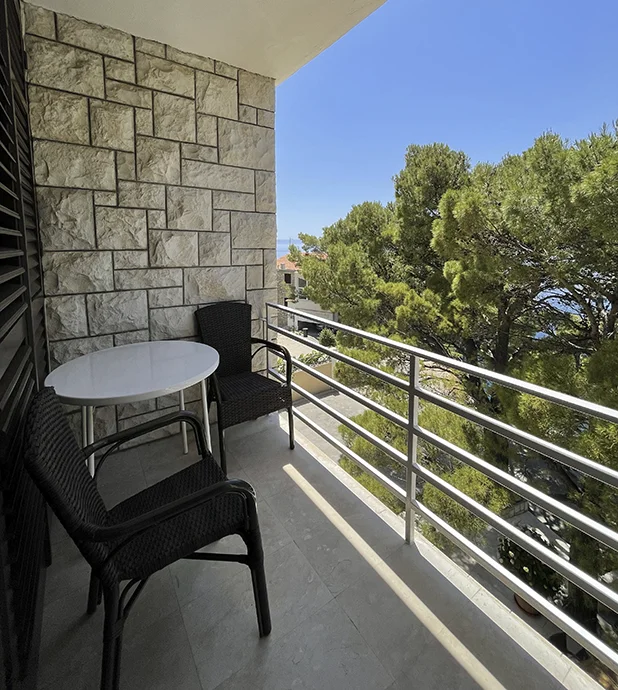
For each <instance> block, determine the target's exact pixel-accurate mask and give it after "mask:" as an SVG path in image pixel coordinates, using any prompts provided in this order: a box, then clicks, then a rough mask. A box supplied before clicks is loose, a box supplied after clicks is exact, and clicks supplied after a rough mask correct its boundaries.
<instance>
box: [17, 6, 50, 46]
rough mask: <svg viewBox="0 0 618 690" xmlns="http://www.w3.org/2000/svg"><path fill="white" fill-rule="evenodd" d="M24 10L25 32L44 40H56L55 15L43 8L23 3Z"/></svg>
mask: <svg viewBox="0 0 618 690" xmlns="http://www.w3.org/2000/svg"><path fill="white" fill-rule="evenodd" d="M22 7H23V8H24V30H25V32H26V33H28V34H36V35H37V36H43V37H44V38H52V39H53V38H56V22H55V20H54V13H53V12H52V11H50V10H46V9H44V8H43V7H37V6H36V5H31V4H30V3H29V2H24V3H22Z"/></svg>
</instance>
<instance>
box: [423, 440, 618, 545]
mask: <svg viewBox="0 0 618 690" xmlns="http://www.w3.org/2000/svg"><path fill="white" fill-rule="evenodd" d="M414 432H415V433H416V434H417V435H418V437H419V438H422V439H423V440H424V441H427V442H428V443H431V444H432V445H433V446H435V447H436V448H439V449H440V450H442V451H444V452H445V453H448V454H449V455H452V456H453V457H454V458H457V459H458V460H460V461H461V462H463V463H465V464H466V465H470V466H471V467H474V468H475V469H477V470H478V471H479V472H482V473H483V474H484V475H486V476H488V477H490V478H491V479H493V480H494V481H496V482H498V484H502V486H504V487H506V488H507V489H510V490H511V491H514V492H515V493H516V494H519V495H520V496H523V497H524V498H526V499H528V500H529V501H531V502H532V503H535V504H536V505H538V506H541V508H545V510H548V511H549V512H550V513H553V514H554V515H556V516H558V517H560V518H562V519H563V520H566V521H567V522H568V523H570V524H571V525H573V526H574V527H577V529H579V530H581V531H582V532H585V533H586V534H588V535H590V536H591V537H594V538H595V539H597V540H598V541H600V542H603V544H606V545H607V546H609V547H611V548H612V549H616V550H618V534H617V533H616V532H614V531H613V530H611V529H609V527H606V526H605V525H602V524H601V523H599V522H596V521H595V520H592V519H590V518H589V517H587V516H586V515H583V514H582V513H580V512H578V511H576V510H574V509H573V508H570V507H569V506H567V505H565V504H564V503H561V502H560V501H557V500H556V499H555V498H552V497H551V496H547V495H546V494H544V493H542V492H541V491H539V490H538V489H535V488H534V487H533V486H530V484H525V483H524V482H522V481H520V480H519V479H516V478H515V477H513V476H512V475H510V474H508V473H507V472H504V471H503V470H501V469H499V468H498V467H495V466H494V465H492V464H491V463H489V462H487V461H485V460H481V458H479V457H477V456H476V455H473V454H472V453H469V452H468V451H466V450H463V449H461V448H459V447H458V446H456V445H454V444H452V443H449V442H448V441H445V440H444V439H443V438H441V437H440V436H437V435H436V434H433V433H432V432H431V431H427V429H423V428H422V427H420V426H417V427H415V429H414Z"/></svg>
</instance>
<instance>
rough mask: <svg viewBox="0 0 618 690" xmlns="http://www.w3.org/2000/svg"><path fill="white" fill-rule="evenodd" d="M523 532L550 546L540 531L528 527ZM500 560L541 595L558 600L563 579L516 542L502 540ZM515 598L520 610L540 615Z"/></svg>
mask: <svg viewBox="0 0 618 690" xmlns="http://www.w3.org/2000/svg"><path fill="white" fill-rule="evenodd" d="M522 531H523V532H525V533H526V534H528V536H530V537H532V538H533V539H535V540H536V541H538V542H540V543H541V544H543V546H549V541H548V540H547V539H546V538H545V537H544V536H543V535H542V534H540V533H539V531H538V530H535V529H533V528H532V527H529V526H526V527H525V528H524V529H523V530H522ZM498 560H499V561H500V563H502V565H504V566H505V567H506V568H508V570H510V571H511V572H512V573H513V574H514V575H517V577H519V579H520V580H523V581H524V582H525V583H526V584H527V585H529V586H530V587H532V589H534V590H535V591H536V592H538V593H539V594H542V595H543V596H544V597H546V598H547V599H550V600H551V601H554V600H555V599H556V598H557V596H558V594H559V592H560V589H561V587H562V577H561V576H560V575H559V574H558V573H556V572H555V571H554V570H553V569H552V568H550V567H549V566H548V565H545V563H542V562H541V561H539V559H538V558H536V557H535V556H533V555H532V554H531V553H528V551H526V550H525V549H524V548H522V547H521V546H519V545H518V544H516V543H515V542H513V541H511V540H510V539H506V538H504V539H501V540H500V545H499V546H498ZM513 596H514V598H515V603H516V604H517V605H518V606H519V608H520V609H522V610H523V611H525V612H526V613H527V614H529V615H531V616H538V615H539V612H538V611H537V610H536V609H535V608H534V607H533V606H531V605H530V604H529V603H528V602H527V601H525V600H524V599H522V598H521V597H520V596H519V595H518V594H514V595H513Z"/></svg>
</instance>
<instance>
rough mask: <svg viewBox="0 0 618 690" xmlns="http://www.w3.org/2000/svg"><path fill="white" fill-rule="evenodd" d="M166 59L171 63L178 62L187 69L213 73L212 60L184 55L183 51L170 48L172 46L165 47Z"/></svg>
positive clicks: (213, 64)
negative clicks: (192, 68) (193, 68)
mask: <svg viewBox="0 0 618 690" xmlns="http://www.w3.org/2000/svg"><path fill="white" fill-rule="evenodd" d="M167 59H168V60H172V61H173V62H180V64H182V65H187V66H188V67H195V69H201V70H205V71H206V72H214V71H215V61H214V60H213V59H212V58H209V57H201V56H200V55H194V54H193V53H185V52H184V51H183V50H178V49H177V48H172V46H167Z"/></svg>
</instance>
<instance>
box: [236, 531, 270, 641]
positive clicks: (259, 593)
mask: <svg viewBox="0 0 618 690" xmlns="http://www.w3.org/2000/svg"><path fill="white" fill-rule="evenodd" d="M243 539H244V541H245V544H246V545H247V556H248V557H249V563H248V565H249V568H250V569H251V583H252V584H253V596H254V598H255V611H256V614H257V621H258V630H259V632H260V637H266V636H267V635H269V634H270V631H271V630H272V623H271V620H270V606H269V604H268V588H267V586H266V573H265V572H264V551H263V549H262V537H261V536H260V530H259V528H258V527H256V528H254V529H250V530H249V531H248V532H246V533H245V534H244V535H243Z"/></svg>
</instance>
